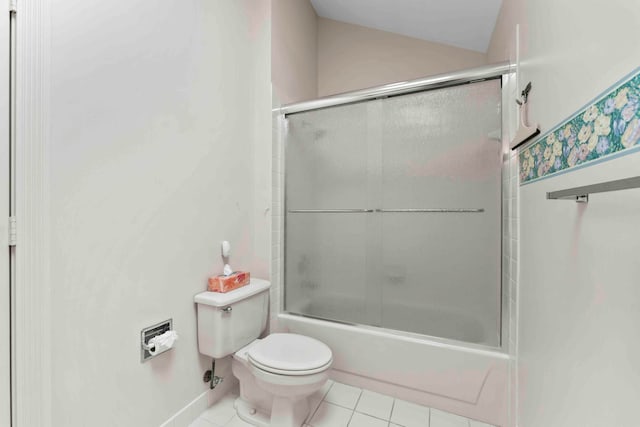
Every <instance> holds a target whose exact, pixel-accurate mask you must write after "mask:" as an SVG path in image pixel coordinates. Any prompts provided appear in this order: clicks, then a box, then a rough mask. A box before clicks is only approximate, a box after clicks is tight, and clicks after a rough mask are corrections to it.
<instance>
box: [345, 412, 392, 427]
mask: <svg viewBox="0 0 640 427" xmlns="http://www.w3.org/2000/svg"><path fill="white" fill-rule="evenodd" d="M388 424H389V421H384V420H381V419H379V418H374V417H370V416H369V415H365V414H361V413H359V412H355V413H354V414H353V417H352V418H351V421H350V422H349V427H387V425H388Z"/></svg>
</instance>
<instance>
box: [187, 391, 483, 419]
mask: <svg viewBox="0 0 640 427" xmlns="http://www.w3.org/2000/svg"><path fill="white" fill-rule="evenodd" d="M236 397H238V395H237V393H231V394H229V395H227V396H225V397H224V398H223V399H222V400H221V401H220V402H218V403H217V404H215V405H213V406H211V407H210V408H209V409H207V410H206V411H205V412H204V413H203V414H202V415H201V416H200V417H199V418H198V419H197V420H195V421H194V422H193V423H192V424H191V425H190V426H189V427H241V426H250V424H247V423H245V422H244V421H242V420H241V419H240V418H238V416H237V415H236V412H235V409H234V408H233V401H234V400H235V399H236ZM305 427H492V426H490V425H489V424H485V423H481V422H479V421H474V420H470V419H467V418H463V417H460V416H457V415H453V414H449V413H447V412H443V411H439V410H437V409H430V408H427V407H426V406H420V405H416V404H414V403H409V402H406V401H404V400H399V399H394V398H393V397H390V396H385V395H382V394H379V393H374V392H372V391H369V390H363V389H360V388H357V387H351V386H348V385H346V384H341V383H337V382H333V381H329V382H327V384H326V385H325V386H324V387H323V388H322V389H321V390H318V391H317V392H316V393H315V394H314V395H313V396H312V397H311V413H310V414H309V418H308V419H307V423H306V424H305Z"/></svg>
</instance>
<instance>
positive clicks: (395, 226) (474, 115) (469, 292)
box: [380, 80, 502, 346]
mask: <svg viewBox="0 0 640 427" xmlns="http://www.w3.org/2000/svg"><path fill="white" fill-rule="evenodd" d="M500 100H501V91H500V81H499V80H491V81H488V82H482V83H475V84H470V85H465V86H457V87H452V88H448V89H443V90H436V91H429V92H422V93H419V94H414V95H408V96H401V97H395V98H390V99H387V100H385V101H384V102H383V103H382V104H383V107H382V110H383V111H382V115H381V121H382V186H381V193H382V203H381V208H382V245H381V247H382V255H381V262H380V265H382V268H383V270H384V271H383V274H382V275H381V277H380V280H381V281H382V319H381V326H383V327H386V328H390V329H397V330H403V331H409V332H417V333H421V334H427V335H434V336H439V337H446V338H452V339H456V340H460V341H467V342H475V343H485V344H489V345H494V346H497V345H499V344H500V341H499V331H500V328H499V326H500V318H501V316H500V314H501V310H500V304H501V298H500V295H501V289H500V279H501V273H500V262H501V242H502V237H501V222H502V220H501V207H502V203H501V201H500V199H501V179H502V178H501V165H502V161H501V143H500V138H499V135H500V128H501V110H500Z"/></svg>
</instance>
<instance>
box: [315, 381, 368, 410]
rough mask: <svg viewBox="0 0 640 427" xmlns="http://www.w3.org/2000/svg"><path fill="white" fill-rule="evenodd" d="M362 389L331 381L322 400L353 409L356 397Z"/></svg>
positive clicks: (356, 400) (356, 401)
mask: <svg viewBox="0 0 640 427" xmlns="http://www.w3.org/2000/svg"><path fill="white" fill-rule="evenodd" d="M360 393H362V389H359V388H357V387H351V386H350V385H346V384H340V383H333V385H332V386H331V388H330V389H329V392H328V393H327V395H326V396H325V397H324V400H325V401H327V402H330V403H334V404H336V405H339V406H342V407H345V408H348V409H354V408H355V407H356V404H357V403H358V398H359V397H360Z"/></svg>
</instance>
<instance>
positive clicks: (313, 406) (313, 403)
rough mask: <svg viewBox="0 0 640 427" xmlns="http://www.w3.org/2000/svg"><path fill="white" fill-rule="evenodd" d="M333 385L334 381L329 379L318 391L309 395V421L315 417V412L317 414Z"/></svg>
mask: <svg viewBox="0 0 640 427" xmlns="http://www.w3.org/2000/svg"><path fill="white" fill-rule="evenodd" d="M332 385H333V381H331V380H329V381H327V382H326V383H325V385H324V386H322V388H321V389H320V390H318V391H316V392H315V393H313V394H312V395H311V396H309V416H308V417H307V421H309V420H310V419H311V417H313V414H315V412H316V410H317V409H318V406H320V403H322V400H323V399H324V397H325V396H326V395H327V392H328V391H329V389H330V388H331V386H332Z"/></svg>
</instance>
